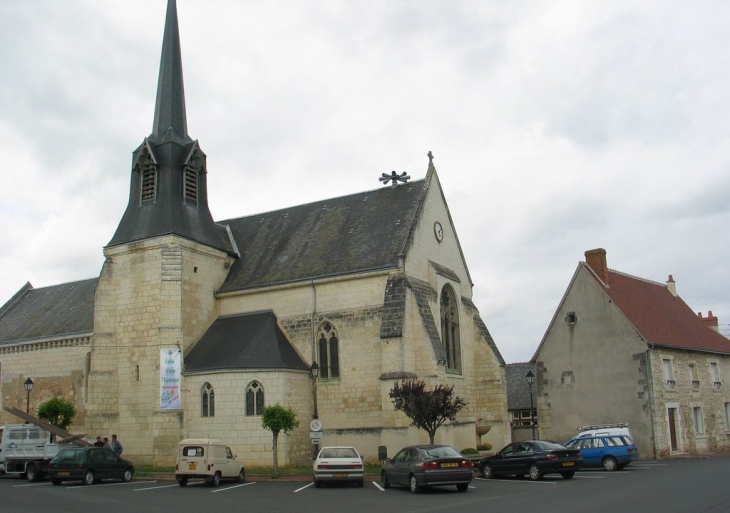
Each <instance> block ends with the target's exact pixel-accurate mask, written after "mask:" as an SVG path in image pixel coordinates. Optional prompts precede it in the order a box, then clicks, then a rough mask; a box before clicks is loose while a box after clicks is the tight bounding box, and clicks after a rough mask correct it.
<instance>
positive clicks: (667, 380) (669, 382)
mask: <svg viewBox="0 0 730 513" xmlns="http://www.w3.org/2000/svg"><path fill="white" fill-rule="evenodd" d="M662 374H663V377H664V386H665V387H666V388H674V387H675V386H676V382H675V381H674V369H673V368H672V360H670V359H668V358H664V359H663V360H662Z"/></svg>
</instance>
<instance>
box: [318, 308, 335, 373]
mask: <svg viewBox="0 0 730 513" xmlns="http://www.w3.org/2000/svg"><path fill="white" fill-rule="evenodd" d="M317 346H318V349H319V362H317V363H318V364H319V377H320V378H321V379H334V378H339V377H340V347H339V337H338V336H337V330H336V329H335V327H334V326H332V324H331V323H329V322H325V323H322V325H321V326H320V327H319V331H318V333H317Z"/></svg>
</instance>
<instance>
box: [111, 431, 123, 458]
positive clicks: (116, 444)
mask: <svg viewBox="0 0 730 513" xmlns="http://www.w3.org/2000/svg"><path fill="white" fill-rule="evenodd" d="M123 450H124V447H122V442H120V441H119V439H118V438H117V435H112V451H114V454H116V455H117V456H121V455H122V451H123Z"/></svg>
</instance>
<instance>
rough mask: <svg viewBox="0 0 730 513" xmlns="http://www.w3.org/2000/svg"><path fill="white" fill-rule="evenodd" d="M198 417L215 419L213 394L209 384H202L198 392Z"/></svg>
mask: <svg viewBox="0 0 730 513" xmlns="http://www.w3.org/2000/svg"><path fill="white" fill-rule="evenodd" d="M200 416H201V417H215V392H214V391H213V387H212V386H211V384H210V383H204V384H203V388H202V390H201V392H200Z"/></svg>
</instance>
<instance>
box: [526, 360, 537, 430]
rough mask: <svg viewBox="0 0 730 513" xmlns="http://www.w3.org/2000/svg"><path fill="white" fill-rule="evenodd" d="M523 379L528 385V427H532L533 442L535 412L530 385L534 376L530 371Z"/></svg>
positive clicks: (533, 380)
mask: <svg viewBox="0 0 730 513" xmlns="http://www.w3.org/2000/svg"><path fill="white" fill-rule="evenodd" d="M525 379H526V380H527V384H528V385H530V426H532V439H533V440H535V413H534V411H535V410H534V406H533V404H532V384H533V383H534V382H535V374H533V372H532V371H531V370H530V371H527V376H525Z"/></svg>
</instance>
